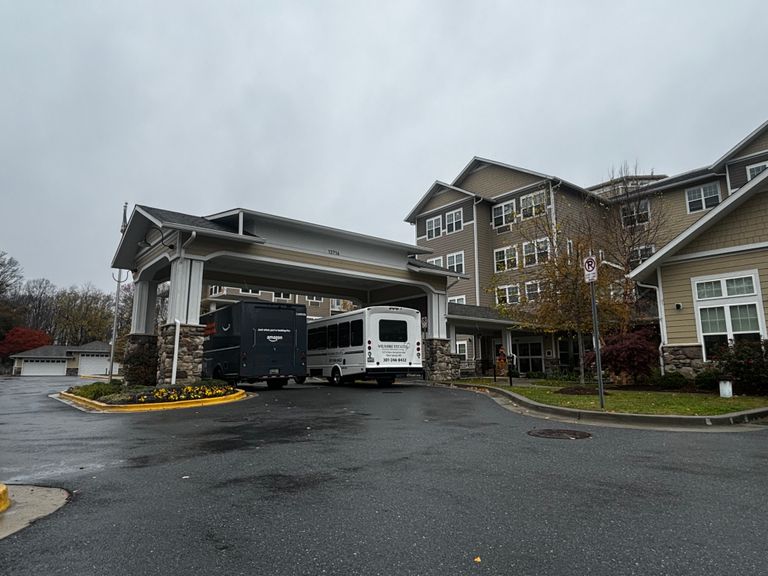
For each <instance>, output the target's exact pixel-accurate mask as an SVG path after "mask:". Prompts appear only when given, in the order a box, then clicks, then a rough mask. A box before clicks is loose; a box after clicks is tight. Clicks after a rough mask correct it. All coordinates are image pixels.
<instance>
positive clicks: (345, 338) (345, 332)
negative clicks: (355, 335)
mask: <svg viewBox="0 0 768 576" xmlns="http://www.w3.org/2000/svg"><path fill="white" fill-rule="evenodd" d="M348 347H349V322H342V323H341V324H339V348H348Z"/></svg>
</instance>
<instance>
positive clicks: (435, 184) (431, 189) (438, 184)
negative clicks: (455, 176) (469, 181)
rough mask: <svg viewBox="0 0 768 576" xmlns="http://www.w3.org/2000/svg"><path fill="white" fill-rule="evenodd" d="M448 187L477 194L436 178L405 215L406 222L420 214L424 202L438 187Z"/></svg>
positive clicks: (456, 190) (465, 192)
mask: <svg viewBox="0 0 768 576" xmlns="http://www.w3.org/2000/svg"><path fill="white" fill-rule="evenodd" d="M441 187H442V188H446V189H448V190H453V191H454V192H461V193H462V194H466V195H467V196H471V197H474V196H475V194H473V193H472V192H468V191H466V190H464V189H462V188H459V187H458V186H454V185H453V184H446V183H445V182H441V181H440V180H435V181H434V182H433V183H432V186H430V187H429V190H427V191H426V192H425V193H424V195H423V196H422V197H421V198H420V199H419V201H418V202H416V205H415V206H414V207H413V209H412V210H411V211H410V212H409V213H408V215H407V216H406V217H405V219H404V221H405V222H411V221H412V220H413V219H415V218H416V216H417V215H418V214H419V212H418V210H419V208H420V207H421V206H422V204H424V202H426V201H427V199H428V198H430V197H431V196H433V195H434V194H435V192H436V189H437V188H441Z"/></svg>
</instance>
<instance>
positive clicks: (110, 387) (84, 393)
mask: <svg viewBox="0 0 768 576" xmlns="http://www.w3.org/2000/svg"><path fill="white" fill-rule="evenodd" d="M120 390H121V387H120V385H118V384H109V383H107V382H93V383H92V384H83V385H82V386H73V387H72V388H70V389H69V390H67V392H68V393H70V394H74V395H75V396H80V397H81V398H87V399H88V400H98V399H99V398H101V397H102V396H108V395H109V394H117V393H118V392H120Z"/></svg>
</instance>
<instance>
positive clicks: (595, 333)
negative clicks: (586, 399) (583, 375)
mask: <svg viewBox="0 0 768 576" xmlns="http://www.w3.org/2000/svg"><path fill="white" fill-rule="evenodd" d="M584 282H586V283H588V284H589V291H590V294H591V296H592V327H593V330H592V337H593V339H594V345H595V367H596V369H597V390H598V393H599V394H600V409H601V410H604V409H605V389H604V387H603V367H602V365H601V362H600V326H599V324H598V322H597V298H596V297H595V282H597V258H595V257H594V256H587V257H586V258H584Z"/></svg>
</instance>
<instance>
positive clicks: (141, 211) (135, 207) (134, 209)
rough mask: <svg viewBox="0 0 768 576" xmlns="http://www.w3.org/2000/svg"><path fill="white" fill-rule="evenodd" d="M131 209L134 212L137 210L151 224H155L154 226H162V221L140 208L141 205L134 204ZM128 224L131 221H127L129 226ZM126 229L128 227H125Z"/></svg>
mask: <svg viewBox="0 0 768 576" xmlns="http://www.w3.org/2000/svg"><path fill="white" fill-rule="evenodd" d="M133 211H134V212H138V213H139V214H141V215H142V216H144V217H145V218H146V219H147V220H149V221H150V222H152V224H154V225H155V226H157V227H158V228H162V227H163V223H162V222H161V221H160V220H158V219H157V218H155V217H154V216H152V215H151V214H150V213H149V212H146V211H145V210H142V208H141V206H134V207H133ZM131 218H133V215H131ZM130 224H131V223H130V221H129V222H128V225H129V226H130ZM127 229H128V228H126V230H127Z"/></svg>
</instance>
